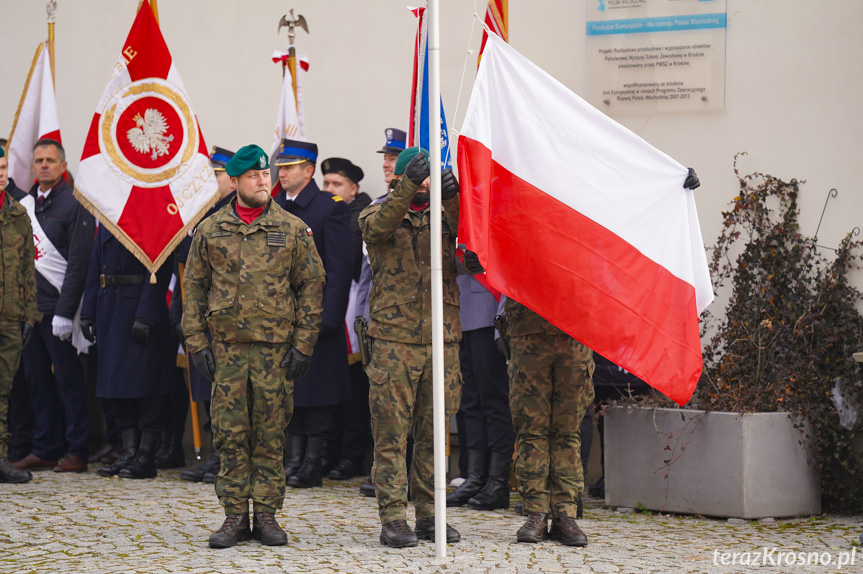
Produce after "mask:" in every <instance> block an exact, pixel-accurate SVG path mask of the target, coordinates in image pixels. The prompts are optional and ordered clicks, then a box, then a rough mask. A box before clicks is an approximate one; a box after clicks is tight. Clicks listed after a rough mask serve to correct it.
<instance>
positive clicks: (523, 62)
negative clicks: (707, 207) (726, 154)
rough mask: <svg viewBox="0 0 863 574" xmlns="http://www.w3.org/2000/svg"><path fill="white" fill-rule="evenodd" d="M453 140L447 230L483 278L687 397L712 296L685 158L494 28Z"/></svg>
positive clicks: (679, 397)
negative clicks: (457, 195)
mask: <svg viewBox="0 0 863 574" xmlns="http://www.w3.org/2000/svg"><path fill="white" fill-rule="evenodd" d="M458 148H459V149H458V163H459V176H460V179H461V189H462V194H461V212H460V213H461V217H460V227H459V240H460V241H463V242H464V243H465V244H466V245H467V246H468V248H469V249H471V250H473V251H475V252H476V253H477V255H478V256H479V259H480V262H481V263H482V264H483V266H484V267H485V268H486V270H487V274H488V280H489V282H490V283H491V284H492V285H494V286H495V287H496V288H497V289H499V290H501V291H502V292H504V293H506V294H507V295H508V296H510V297H512V298H514V299H516V300H517V301H520V302H521V303H524V304H525V305H527V306H528V307H530V308H531V309H533V310H534V311H536V312H537V313H539V314H540V315H542V316H543V317H545V318H546V319H548V320H549V321H551V322H552V323H553V324H555V325H557V326H558V327H560V328H561V329H563V330H564V331H566V332H567V333H569V334H570V335H571V336H573V337H574V338H576V339H578V340H579V341H581V342H582V343H584V344H585V345H587V346H588V347H590V348H592V349H593V350H595V351H596V352H598V353H599V354H601V355H603V356H605V357H607V358H608V359H609V360H611V361H613V362H614V363H616V364H618V365H620V366H621V367H622V368H624V369H626V370H628V371H630V372H632V373H633V374H635V375H636V376H637V377H640V378H641V379H643V380H645V381H646V382H647V383H649V384H650V385H651V386H653V387H655V388H656V389H658V390H659V391H661V392H662V393H664V394H665V395H667V396H668V397H670V398H671V399H673V400H674V401H675V402H677V403H678V404H681V405H683V404H684V403H686V402H687V401H688V400H689V398H690V396H691V395H692V392H693V391H694V390H695V386H696V383H697V382H698V378H699V376H700V374H701V370H702V358H701V341H700V338H699V334H698V315H699V313H700V312H701V311H702V310H704V308H705V307H706V306H707V305H708V304H709V303H710V302H711V301H712V300H713V289H712V286H711V284H710V276H709V273H708V269H707V258H706V255H705V251H704V245H703V243H702V239H701V229H700V227H699V224H698V216H697V213H696V210H695V198H694V195H693V193H692V192H691V191H689V190H686V189H684V188H683V182H684V180H685V179H686V176H687V169H686V168H685V167H683V166H682V165H680V164H679V163H677V162H676V161H674V160H673V159H672V158H670V157H669V156H667V155H666V154H664V153H662V152H661V151H659V150H657V149H655V148H653V147H651V146H650V145H649V144H648V143H646V142H645V141H643V140H642V139H640V138H639V137H638V136H636V135H635V134H633V133H632V132H630V131H629V130H627V129H626V128H624V127H623V126H621V125H620V124H618V123H616V122H614V121H612V120H611V119H609V118H608V117H607V116H605V115H604V114H603V113H602V112H600V111H598V110H596V109H595V108H593V107H591V106H590V105H589V104H587V103H586V102H584V100H582V99H581V98H579V97H578V96H577V95H575V94H574V93H572V92H571V91H569V90H568V89H567V88H566V87H565V86H563V85H562V84H561V83H560V82H558V81H557V80H555V79H554V78H552V77H551V76H549V75H548V74H546V73H545V72H544V71H542V70H541V69H539V68H538V67H536V66H535V65H534V64H533V63H531V62H530V61H529V60H527V59H526V58H525V57H524V56H522V55H521V54H519V53H518V52H516V51H515V50H514V49H513V48H512V47H511V46H509V45H508V44H506V43H505V42H503V41H502V40H501V39H499V38H498V37H497V36H495V35H493V34H489V38H488V43H487V44H486V49H485V53H484V54H483V58H482V63H481V64H480V67H479V71H478V73H477V78H476V83H475V84H474V88H473V93H472V95H471V100H470V104H469V105H468V109H467V112H466V116H465V121H464V126H463V127H462V131H461V135H460V136H459V141H458Z"/></svg>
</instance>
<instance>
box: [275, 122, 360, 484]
mask: <svg viewBox="0 0 863 574" xmlns="http://www.w3.org/2000/svg"><path fill="white" fill-rule="evenodd" d="M317 159H318V146H316V145H315V144H313V143H309V142H301V141H294V140H288V139H286V140H282V143H281V145H280V146H279V149H278V150H277V152H276V158H275V162H274V165H276V166H277V167H278V168H279V186H280V189H279V191H278V193H277V194H276V197H275V201H276V203H278V204H279V205H280V206H281V207H282V208H283V209H285V210H286V211H288V212H289V213H291V214H293V215H295V216H297V217H299V218H300V219H302V220H303V222H305V224H306V225H308V226H309V227H310V228H311V230H312V234H313V238H314V241H315V246H316V247H317V249H318V253H319V254H320V256H321V260H322V261H323V263H324V268H325V269H326V274H327V283H326V286H325V287H324V301H323V303H324V311H323V314H322V316H321V330H320V336H319V337H318V341H317V343H316V344H315V350H314V353H313V354H312V364H311V368H310V370H309V373H308V375H307V376H305V377H301V378H299V379H297V380H296V381H295V382H294V415H293V418H292V419H291V421H290V424H289V425H288V432H289V433H290V434H291V458H290V459H289V460H288V464H287V465H286V467H285V471H286V476H287V477H288V478H287V484H288V486H292V487H299V488H308V487H313V486H320V484H321V478H322V476H323V472H324V470H323V466H322V453H323V451H324V448H325V445H326V440H327V437H328V435H329V430H330V426H331V425H332V418H333V412H334V409H335V406H336V405H338V404H340V403H343V402H346V401H348V400H350V380H349V377H348V357H347V342H346V339H345V312H346V310H347V306H348V294H349V292H350V287H351V276H352V274H353V257H352V253H353V252H352V250H351V249H350V247H349V246H350V245H351V223H350V215H349V212H348V206H347V204H346V203H345V202H344V200H342V198H341V197H339V196H337V195H333V194H331V193H327V192H325V191H321V190H320V189H319V188H318V185H317V184H316V183H315V181H314V180H313V179H312V176H313V175H314V174H315V164H316V162H317ZM333 462H335V461H333Z"/></svg>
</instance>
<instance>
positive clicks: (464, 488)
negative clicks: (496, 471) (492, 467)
mask: <svg viewBox="0 0 863 574" xmlns="http://www.w3.org/2000/svg"><path fill="white" fill-rule="evenodd" d="M487 459H488V451H486V450H473V449H471V450H469V451H467V478H465V479H464V482H463V483H461V485H459V486H458V487H457V488H456V489H455V490H453V491H452V492H450V493H449V494H447V495H446V505H447V506H464V505H465V504H467V501H468V500H470V499H471V498H472V497H474V496H475V495H476V494H477V493H478V492H479V491H480V490H482V487H483V486H485V484H486V482H487V481H488V466H487V464H486V463H487Z"/></svg>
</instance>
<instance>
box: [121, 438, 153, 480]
mask: <svg viewBox="0 0 863 574" xmlns="http://www.w3.org/2000/svg"><path fill="white" fill-rule="evenodd" d="M158 442H159V433H155V432H143V433H141V444H139V445H138V454H136V455H135V458H134V459H132V462H130V463H129V464H128V465H126V467H125V468H123V470H121V471H120V478H155V477H156V445H157V444H158Z"/></svg>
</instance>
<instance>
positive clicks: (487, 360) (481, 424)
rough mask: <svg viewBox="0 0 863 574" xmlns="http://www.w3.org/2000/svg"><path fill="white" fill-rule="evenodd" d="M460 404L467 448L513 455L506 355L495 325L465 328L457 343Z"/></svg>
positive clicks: (513, 443)
mask: <svg viewBox="0 0 863 574" xmlns="http://www.w3.org/2000/svg"><path fill="white" fill-rule="evenodd" d="M459 359H460V361H461V375H462V380H463V381H464V385H463V386H462V390H461V407H460V409H459V411H460V412H461V413H462V415H463V416H464V424H465V431H466V433H467V440H466V443H467V448H468V449H471V450H489V451H493V452H496V453H499V454H503V455H506V456H512V453H513V449H514V447H515V431H514V430H513V426H512V415H511V414H510V412H509V379H508V377H507V373H506V359H505V358H504V356H503V354H502V353H501V352H500V351H499V350H498V348H497V345H496V344H495V342H494V327H484V328H482V329H473V330H471V331H465V332H464V333H463V335H462V340H461V343H460V345H459Z"/></svg>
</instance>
